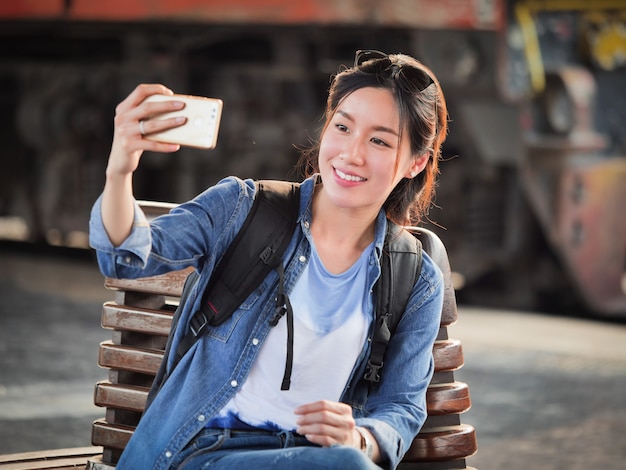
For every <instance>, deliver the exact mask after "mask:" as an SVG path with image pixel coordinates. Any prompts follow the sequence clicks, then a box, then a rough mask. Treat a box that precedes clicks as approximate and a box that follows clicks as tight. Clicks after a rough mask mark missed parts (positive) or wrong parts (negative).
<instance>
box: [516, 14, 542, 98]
mask: <svg viewBox="0 0 626 470" xmlns="http://www.w3.org/2000/svg"><path fill="white" fill-rule="evenodd" d="M515 17H516V18H517V21H518V23H519V25H520V28H521V31H522V36H523V37H524V55H525V56H526V61H527V63H528V71H529V73H530V83H531V86H532V89H533V91H534V92H535V93H540V92H541V91H543V89H544V88H545V86H546V77H545V70H544V68H543V59H542V58H541V49H540V47H539V38H538V36H537V29H536V28H535V20H534V19H533V16H532V14H531V11H530V9H529V8H528V7H527V5H526V4H525V3H518V4H517V5H515Z"/></svg>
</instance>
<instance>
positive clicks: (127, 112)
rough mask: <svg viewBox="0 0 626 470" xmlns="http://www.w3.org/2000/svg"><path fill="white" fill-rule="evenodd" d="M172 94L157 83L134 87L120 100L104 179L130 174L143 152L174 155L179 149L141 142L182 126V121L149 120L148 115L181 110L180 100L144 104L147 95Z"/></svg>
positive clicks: (166, 145) (158, 143) (183, 120)
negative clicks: (156, 133) (154, 134)
mask: <svg viewBox="0 0 626 470" xmlns="http://www.w3.org/2000/svg"><path fill="white" fill-rule="evenodd" d="M156 94H162V95H173V94H174V93H173V92H172V90H170V89H169V88H167V87H165V86H163V85H159V84H142V85H139V86H137V88H135V89H134V90H133V91H132V92H131V94H130V95H128V97H126V99H125V100H124V101H122V102H121V103H120V104H119V105H117V107H116V108H115V120H114V123H115V131H114V134H113V145H112V147H111V154H110V156H109V164H108V166H107V176H108V177H115V176H124V175H128V174H130V173H133V172H134V171H135V170H136V169H137V167H138V165H139V159H140V157H141V154H142V153H143V151H144V150H150V151H153V152H175V151H177V150H178V149H179V148H180V146H179V145H175V144H165V143H160V142H153V141H151V140H148V139H145V138H144V136H145V135H146V134H150V133H154V132H159V131H163V130H165V129H170V128H173V127H178V126H181V125H182V124H184V123H185V118H172V119H164V120H149V118H150V117H151V116H154V115H155V114H160V113H164V112H168V111H176V110H179V109H181V108H183V107H184V103H182V102H181V101H176V100H171V101H163V102H150V103H145V102H144V100H145V99H146V98H147V97H148V96H150V95H156Z"/></svg>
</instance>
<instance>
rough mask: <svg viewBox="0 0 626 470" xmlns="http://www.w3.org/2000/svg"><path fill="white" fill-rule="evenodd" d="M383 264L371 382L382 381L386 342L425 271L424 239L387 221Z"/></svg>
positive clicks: (369, 372) (369, 368)
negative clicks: (421, 274)
mask: <svg viewBox="0 0 626 470" xmlns="http://www.w3.org/2000/svg"><path fill="white" fill-rule="evenodd" d="M380 267H381V273H380V277H379V278H378V281H377V282H376V285H375V286H374V292H375V301H376V320H375V321H376V325H375V329H374V337H373V339H372V351H371V353H370V358H369V361H368V363H367V368H366V370H365V376H364V379H365V380H366V381H367V382H369V383H370V385H373V384H375V383H378V382H379V381H380V370H381V368H382V367H383V363H384V356H385V351H386V350H387V345H388V344H389V340H390V339H391V335H392V334H393V332H394V331H395V329H396V326H397V325H398V323H399V322H400V319H401V318H402V314H403V313H404V310H405V309H406V306H407V303H408V301H409V297H410V296H411V293H412V292H413V288H414V287H415V283H416V282H417V279H418V278H419V275H420V272H421V271H422V244H421V242H420V241H419V240H418V239H417V237H416V236H415V235H414V234H412V233H411V232H409V231H408V230H406V229H404V228H402V227H400V226H398V225H396V224H393V223H391V222H388V223H387V234H386V236H385V243H384V245H383V253H382V256H381V260H380Z"/></svg>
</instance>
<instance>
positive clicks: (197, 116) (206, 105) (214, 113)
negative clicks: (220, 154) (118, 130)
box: [145, 95, 223, 149]
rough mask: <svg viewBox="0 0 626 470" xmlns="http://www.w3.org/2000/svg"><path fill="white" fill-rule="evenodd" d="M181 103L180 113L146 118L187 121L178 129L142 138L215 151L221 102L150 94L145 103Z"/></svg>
mask: <svg viewBox="0 0 626 470" xmlns="http://www.w3.org/2000/svg"><path fill="white" fill-rule="evenodd" d="M168 100H170V101H184V102H185V107H184V108H183V109H181V110H180V111H172V112H168V113H163V114H158V115H155V116H153V117H152V118H150V119H166V118H171V117H176V116H185V117H186V118H187V122H186V123H185V124H183V125H182V126H180V127H175V128H173V129H168V130H166V131H163V132H156V133H154V134H148V135H146V136H145V138H146V139H149V140H154V141H157V142H167V143H171V144H180V145H185V146H187V147H196V148H203V149H212V148H215V145H216V144H217V133H218V130H219V127H220V120H221V117H222V106H223V103H222V100H220V99H217V98H204V97H202V96H191V95H151V96H149V97H148V98H146V101H168Z"/></svg>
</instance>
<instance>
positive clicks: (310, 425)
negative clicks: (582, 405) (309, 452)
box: [294, 400, 355, 446]
mask: <svg viewBox="0 0 626 470" xmlns="http://www.w3.org/2000/svg"><path fill="white" fill-rule="evenodd" d="M294 412H295V413H296V414H297V415H299V418H298V420H297V423H298V433H300V434H303V435H305V436H306V437H307V439H309V440H310V441H311V442H314V443H316V444H319V445H322V446H330V445H334V444H343V445H353V440H354V437H353V433H354V427H355V422H354V418H353V417H352V408H351V407H350V406H349V405H346V404H345V403H339V402H332V401H328V400H322V401H318V402H314V403H310V404H307V405H303V406H300V407H298V408H297V409H296V410H295V411H294Z"/></svg>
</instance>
